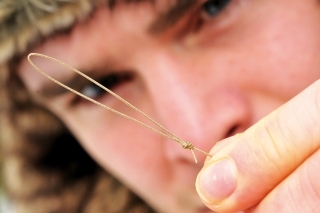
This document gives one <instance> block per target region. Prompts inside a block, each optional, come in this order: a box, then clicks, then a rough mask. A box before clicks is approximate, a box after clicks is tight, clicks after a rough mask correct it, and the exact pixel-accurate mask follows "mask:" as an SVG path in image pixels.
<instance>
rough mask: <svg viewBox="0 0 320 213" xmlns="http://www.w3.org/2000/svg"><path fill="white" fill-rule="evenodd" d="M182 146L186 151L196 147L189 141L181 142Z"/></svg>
mask: <svg viewBox="0 0 320 213" xmlns="http://www.w3.org/2000/svg"><path fill="white" fill-rule="evenodd" d="M181 146H182V148H184V149H190V150H193V149H194V145H193V144H192V143H190V142H188V141H182V142H181Z"/></svg>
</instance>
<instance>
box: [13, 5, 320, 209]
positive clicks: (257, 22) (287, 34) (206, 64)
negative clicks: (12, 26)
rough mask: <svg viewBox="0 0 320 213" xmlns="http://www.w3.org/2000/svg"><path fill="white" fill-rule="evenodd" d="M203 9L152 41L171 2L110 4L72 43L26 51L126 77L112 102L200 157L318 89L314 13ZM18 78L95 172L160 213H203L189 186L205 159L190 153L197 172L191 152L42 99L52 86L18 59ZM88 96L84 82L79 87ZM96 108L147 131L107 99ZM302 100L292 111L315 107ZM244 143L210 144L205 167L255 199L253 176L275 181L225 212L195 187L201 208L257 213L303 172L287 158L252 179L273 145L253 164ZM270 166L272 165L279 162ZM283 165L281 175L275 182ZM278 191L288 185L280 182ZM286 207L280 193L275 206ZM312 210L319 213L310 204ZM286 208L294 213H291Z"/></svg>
mask: <svg viewBox="0 0 320 213" xmlns="http://www.w3.org/2000/svg"><path fill="white" fill-rule="evenodd" d="M202 3H203V1H198V2H197V3H196V6H195V7H194V8H193V9H191V10H190V11H188V12H187V14H186V15H185V16H184V17H182V18H181V19H180V20H179V21H178V22H176V23H175V24H174V25H173V26H170V27H169V28H166V29H162V30H161V32H158V33H150V30H148V29H150V24H152V22H154V20H156V19H157V17H158V16H159V14H161V13H162V12H163V11H165V10H167V9H168V8H169V7H170V4H169V2H168V3H161V4H159V3H158V4H156V5H153V4H151V3H138V4H129V5H127V4H119V5H117V6H116V7H115V8H114V10H113V11H110V10H109V9H108V8H101V9H98V10H97V12H95V14H94V15H93V16H92V17H91V18H90V19H89V20H87V21H86V22H84V23H79V24H77V25H76V26H75V27H74V29H73V30H72V31H71V33H70V34H67V35H57V36H54V37H53V38H50V39H48V40H47V41H46V42H44V43H43V44H41V46H39V47H37V48H35V49H34V52H39V53H44V54H47V55H50V56H52V57H55V58H58V59H60V60H62V61H64V62H65V63H67V64H69V65H71V66H73V67H75V68H77V69H79V70H83V71H89V75H90V76H92V77H94V78H95V79H97V80H99V79H101V78H102V77H105V76H106V75H108V74H109V73H110V72H115V73H123V72H124V71H129V72H131V73H132V75H133V78H132V80H130V81H128V82H124V83H123V84H120V85H118V86H116V87H115V88H114V92H116V93H117V94H118V95H120V96H121V97H123V98H124V99H126V100H128V101H129V102H130V103H132V104H133V105H135V106H136V107H137V108H139V109H140V110H142V111H143V112H145V113H146V114H148V115H150V116H151V117H152V118H153V119H155V120H156V121H158V122H159V123H161V124H162V125H164V126H165V127H166V128H168V129H169V130H170V131H172V132H173V133H175V134H176V135H178V136H179V137H180V138H182V139H184V140H187V141H190V142H192V143H193V144H194V145H195V146H196V147H198V148H200V149H202V150H204V151H209V150H210V149H211V148H212V147H213V146H214V145H215V144H216V143H217V142H218V141H220V140H223V139H224V138H227V137H229V136H232V135H234V134H236V133H240V132H244V131H245V130H247V129H248V128H249V127H250V126H252V125H254V124H255V123H257V122H258V121H259V120H260V119H261V118H263V117H264V116H266V115H267V114H269V113H270V112H272V111H273V110H275V109H276V108H278V107H280V106H281V105H283V104H284V103H286V102H287V101H288V100H290V99H291V98H293V97H294V96H296V95H297V94H298V93H299V92H301V91H302V90H303V89H305V88H306V87H308V86H309V85H310V84H312V83H313V82H314V81H316V80H317V79H319V77H320V72H319V69H320V60H318V57H319V54H320V36H319V35H320V25H319V21H320V5H319V2H318V1H316V0H305V1H301V0H282V1H278V0H258V1H250V0H234V1H231V3H230V4H229V5H228V6H227V7H226V8H225V9H224V10H222V11H221V12H220V13H219V14H218V15H217V16H214V17H210V16H208V15H206V14H205V12H204V11H203V10H202V9H201V4H202ZM197 20H201V21H202V24H199V22H197ZM190 23H198V24H195V25H192V24H190ZM190 26H191V27H190ZM34 61H35V63H36V64H37V65H38V66H39V67H40V68H42V69H44V70H45V71H46V73H48V74H50V75H52V76H53V77H56V78H57V79H58V80H63V79H66V78H69V75H71V74H70V73H68V72H67V71H66V70H64V69H63V68H62V67H61V66H59V65H56V64H53V63H52V62H50V61H48V60H45V59H36V58H35V59H34ZM19 75H20V76H21V78H22V80H23V82H24V83H25V85H26V87H27V88H28V89H29V91H30V92H31V94H32V95H33V96H34V98H35V99H36V100H37V101H39V102H40V103H42V104H43V105H44V106H45V107H47V108H48V109H49V110H51V111H52V112H53V113H54V114H56V115H57V116H58V117H60V118H61V119H62V120H63V122H64V123H65V124H66V125H67V127H68V128H69V129H70V130H71V131H72V132H73V133H74V135H75V136H76V137H77V138H78V140H79V142H80V143H81V144H82V146H83V147H84V148H85V149H86V150H87V151H88V153H90V154H91V156H92V157H93V158H94V159H95V160H96V161H97V162H98V163H99V164H101V165H102V166H103V167H104V168H105V169H106V170H108V171H109V172H111V173H112V174H114V175H115V176H116V177H117V178H119V179H120V180H121V181H122V182H123V183H125V184H126V185H128V186H129V187H130V188H131V189H132V190H133V191H134V192H136V193H137V194H138V195H139V196H141V197H142V198H143V199H144V200H146V201H147V202H148V203H149V204H150V205H151V206H152V207H154V208H155V209H156V210H157V211H158V212H175V213H195V212H196V213H198V212H199V213H201V212H210V211H209V210H208V209H207V208H206V207H205V205H204V204H203V203H202V200H201V199H200V198H199V196H198V194H197V192H196V189H195V186H194V183H195V181H196V177H197V175H198V173H199V171H200V170H201V168H202V165H203V162H204V161H205V158H206V156H204V155H202V154H200V153H196V155H197V158H198V160H199V163H198V164H195V163H194V160H193V157H192V155H191V153H190V151H188V150H184V149H182V148H181V146H180V145H179V144H177V143H175V142H173V141H170V140H169V139H166V138H164V137H162V136H159V135H157V134H154V133H153V132H151V131H149V130H148V129H145V128H143V127H140V126H138V125H137V124H135V123H133V122H130V121H127V120H125V119H124V118H121V117H119V116H117V115H114V114H112V113H110V112H109V111H107V110H105V109H103V108H101V107H98V106H96V105H93V104H91V103H88V102H86V101H85V100H79V99H77V97H76V96H75V95H73V94H70V93H64V94H60V95H58V96H52V95H49V94H47V93H45V92H44V91H45V89H43V87H44V86H46V87H48V85H49V86H50V89H52V90H54V89H53V88H54V86H53V83H50V82H49V80H47V79H45V78H44V77H43V76H41V75H39V74H38V73H37V72H35V71H34V69H33V68H32V67H31V66H30V65H29V64H28V62H27V60H26V59H25V60H23V62H22V63H21V66H20V69H19ZM51 85H52V86H51ZM88 86H90V85H89V83H88V84H87V86H86V87H84V88H87V87H88ZM315 87H316V86H315ZM80 90H81V89H80ZM82 91H85V90H82ZM307 96H308V95H307ZM308 97H309V96H308ZM313 97H315V95H314V96H313ZM97 100H98V101H100V102H102V103H103V104H105V105H108V106H110V107H112V108H114V109H116V110H119V111H121V112H123V113H125V114H128V115H129V116H132V117H135V118H138V119H142V120H143V121H145V120H144V119H143V118H142V117H141V115H139V114H137V113H136V112H134V111H132V110H130V109H128V107H126V106H125V105H124V104H122V103H120V102H119V101H118V100H116V99H115V98H113V97H112V96H110V95H108V94H107V93H104V94H102V95H101V96H99V97H97ZM304 100H307V99H306V97H302V98H301V100H300V101H299V103H300V105H301V103H310V104H309V105H314V104H313V103H314V100H313V101H310V100H309V99H308V100H309V102H304ZM295 106H296V105H295V104H293V105H292V104H291V105H290V104H289V109H290V110H291V111H292V112H295V110H294V109H295ZM300 108H301V109H302V110H306V109H305V108H304V107H300ZM300 108H297V109H300ZM290 110H289V111H290ZM284 111H286V110H284ZM291 111H290V112H291ZM311 112H314V113H315V112H316V110H314V111H311ZM282 114H284V115H282ZM280 115H281V118H282V119H283V120H288V121H291V120H290V119H289V117H290V115H292V114H288V113H280ZM277 116H278V114H276V115H274V116H269V117H270V119H269V120H271V122H269V121H268V122H267V121H266V120H263V121H262V124H261V123H260V124H259V125H258V127H256V129H258V130H257V131H259V129H264V126H265V124H266V125H269V124H270V123H272V121H273V120H276V118H278V117H277ZM319 117H320V116H319ZM298 118H299V119H300V120H297V121H295V122H293V123H294V124H295V123H300V122H301V124H305V123H306V122H304V121H303V119H307V118H308V117H306V116H300V117H298ZM267 120H268V119H267ZM318 120H319V119H318ZM146 123H148V122H146ZM291 125H293V124H291ZM298 127H301V126H300V125H299V126H298ZM298 127H296V128H298ZM313 128H314V127H313ZM293 129H294V130H295V127H293ZM300 129H301V128H300ZM292 132H294V131H292ZM274 134H275V135H276V136H275V138H277V137H280V136H282V135H284V133H283V132H281V131H277V129H276V128H275V129H274ZM246 135H247V136H246ZM254 135H255V132H254V131H251V132H250V131H246V132H245V133H244V134H240V136H241V137H240V136H236V139H234V138H233V137H232V138H231V139H230V140H232V142H230V143H229V142H228V140H227V141H226V142H223V143H221V144H231V145H232V146H231V145H230V148H228V149H227V151H223V150H224V149H223V148H221V147H222V145H219V146H218V148H216V149H217V150H218V151H217V150H216V151H214V150H213V151H212V153H214V155H215V156H214V157H213V158H212V159H208V161H207V163H206V164H205V168H209V167H210V165H213V162H216V161H217V160H219V159H222V158H224V157H227V158H230V159H232V162H233V163H232V165H233V166H234V168H235V169H234V170H237V168H239V166H243V167H241V168H240V170H239V171H238V173H237V174H241V176H240V177H241V178H240V179H239V180H238V182H237V184H238V186H239V183H240V185H241V184H242V183H244V184H242V185H244V186H248V185H249V184H247V183H250V181H253V182H252V185H251V187H253V188H259V186H260V185H261V182H259V180H260V179H259V178H260V177H263V178H264V179H262V180H265V179H270V177H274V178H273V180H274V181H269V182H268V181H266V184H267V185H266V187H261V189H260V188H259V189H260V190H258V189H257V190H256V191H254V190H251V191H250V190H245V187H242V188H241V187H240V188H239V187H238V191H236V193H234V194H236V195H234V194H232V195H231V198H230V202H229V200H228V198H226V200H225V202H223V204H220V205H218V206H217V203H220V202H221V200H223V199H224V198H223V199H222V198H219V199H216V198H215V197H212V196H210V195H208V194H206V192H205V190H210V187H211V185H210V182H209V184H207V185H204V184H202V183H201V181H203V180H202V179H201V178H200V179H198V181H197V188H198V190H199V193H200V197H201V198H202V199H203V201H204V202H205V203H206V205H207V206H208V207H210V208H212V209H213V210H216V211H221V212H224V211H225V212H235V211H240V210H244V209H247V208H249V207H251V206H257V203H259V201H261V200H264V199H265V200H267V199H271V201H272V198H270V196H269V197H267V194H268V193H269V192H270V191H272V190H273V189H274V190H273V191H275V193H276V192H277V191H276V189H278V188H279V187H276V186H277V184H278V183H279V182H281V181H282V180H285V177H286V176H288V175H289V174H290V173H291V172H293V171H294V168H298V167H299V166H300V165H301V164H302V162H303V161H302V160H300V161H293V160H292V158H290V157H288V158H286V161H283V162H286V163H287V164H285V163H283V164H280V165H279V167H277V168H279V169H270V170H269V169H268V170H267V171H261V169H260V168H269V167H270V168H272V167H271V166H269V165H268V164H270V161H268V160H265V161H263V160H261V161H259V160H257V159H259V157H261V156H262V157H263V155H262V154H261V153H264V151H265V152H266V150H270V146H269V145H268V144H272V143H271V142H270V140H268V137H265V138H266V140H262V141H260V143H261V144H265V146H259V147H260V148H261V147H262V148H261V149H262V150H259V152H258V151H257V153H256V152H253V153H255V154H256V155H253V157H252V158H250V154H251V152H249V151H248V150H247V151H243V150H242V149H243V147H244V146H241V144H245V143H244V142H243V141H248V142H247V143H248V144H249V145H252V146H254V144H256V141H255V140H254V139H252V138H254V137H253V136H254ZM306 135H308V134H306ZM305 137H307V136H305ZM262 138H264V137H262ZM280 138H281V137H280ZM306 140H307V139H306ZM233 141H236V142H233ZM282 141H283V140H276V142H277V143H282ZM307 141H309V140H307ZM241 142H243V143H241ZM318 143H319V141H318ZM306 144H308V143H306ZM312 144H314V143H312ZM288 146H292V145H291V144H290V143H289V145H288ZM219 147H220V148H219ZM223 147H229V146H227V145H223ZM248 147H251V146H248ZM239 150H240V152H236V151H239ZM289 150H290V151H291V150H295V149H289ZM220 151H221V153H220ZM290 151H289V154H288V153H287V154H288V156H290ZM219 153H220V154H219ZM230 153H231V154H230ZM235 153H237V154H235ZM295 154H296V155H297V156H299V155H303V157H301V159H307V158H308V157H309V156H311V152H306V153H304V152H303V153H296V152H295ZM216 156H217V157H216ZM247 158H248V161H246V162H247V164H245V163H243V164H240V165H239V162H241V161H239V159H247ZM251 159H252V160H251ZM263 159H264V158H263ZM275 159H278V161H279V159H281V156H280V157H279V156H278V158H275ZM299 159H300V158H299ZM248 162H251V163H250V165H249V163H248ZM280 162H281V160H280ZM292 162H294V163H292ZM286 165H290V168H291V169H290V170H289V171H288V170H286V172H284V170H285V169H283V168H286ZM246 168H250V171H256V170H258V171H259V172H257V175H256V176H254V175H252V173H250V172H247V173H246V171H248V170H247V169H246ZM312 168H314V167H312ZM282 171H283V172H282ZM279 173H280V174H279ZM201 174H202V172H201V173H200V175H201ZM271 179H272V178H271ZM242 180H245V181H244V182H241V181H242ZM201 184H202V185H201ZM282 184H283V185H285V184H287V183H286V182H285V181H282ZM249 186H250V185H249ZM203 187H204V188H205V189H203ZM292 190H293V192H292V193H294V189H292ZM252 191H254V192H252ZM237 193H238V194H237ZM248 193H250V194H248ZM229 194H230V193H229ZM307 194H308V193H307ZM286 196H287V195H286V194H281V193H279V197H280V198H282V200H283V202H286ZM243 198H246V199H243ZM241 199H242V200H244V201H242V200H241ZM274 199H275V198H274ZM276 199H279V198H276ZM314 202H318V203H319V199H318V200H315V201H314ZM314 202H313V203H314ZM266 203H272V202H270V200H269V202H267V201H266V202H265V203H264V202H262V204H261V205H262V207H261V209H260V211H261V212H266V211H263V210H264V208H265V209H267V207H268V205H267V204H266ZM291 204H292V207H293V209H294V205H295V203H294V202H291ZM291 204H289V203H288V204H287V205H291ZM269 207H270V206H269ZM257 209H258V208H257ZM269 210H270V209H269ZM257 212H259V211H258V210H257ZM269 212H274V211H269Z"/></svg>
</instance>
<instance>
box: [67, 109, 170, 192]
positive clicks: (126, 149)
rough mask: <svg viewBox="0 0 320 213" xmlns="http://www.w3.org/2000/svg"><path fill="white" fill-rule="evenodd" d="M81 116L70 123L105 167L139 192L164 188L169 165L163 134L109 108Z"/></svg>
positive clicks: (92, 154)
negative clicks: (127, 118) (158, 133)
mask: <svg viewBox="0 0 320 213" xmlns="http://www.w3.org/2000/svg"><path fill="white" fill-rule="evenodd" d="M104 111H106V110H104ZM130 116H131V115H130ZM79 117H80V116H79ZM79 117H78V119H75V117H73V119H72V120H68V121H67V123H68V126H69V127H70V128H71V129H72V132H74V134H75V135H76V137H77V138H79V140H80V142H81V144H82V145H83V146H84V147H85V149H86V150H87V151H88V152H89V153H90V155H91V156H92V157H93V158H94V159H95V160H96V161H97V162H98V163H99V164H100V165H101V166H102V167H103V168H104V169H106V170H107V171H108V172H110V173H111V174H113V175H115V176H116V177H117V178H118V179H119V180H121V181H122V182H124V183H125V184H126V185H128V186H130V188H131V189H133V190H134V191H136V192H138V193H139V194H148V193H151V192H152V191H154V190H156V191H158V192H159V193H160V192H161V191H162V188H164V186H163V184H162V183H167V182H168V180H169V176H168V175H167V173H166V172H163V171H164V170H167V169H168V168H169V167H168V166H167V161H166V159H165V157H164V153H163V146H162V145H161V144H163V143H161V142H163V141H162V140H163V139H162V137H161V136H157V135H156V134H154V133H153V132H150V131H149V130H147V129H145V128H144V127H141V126H140V125H138V124H135V123H133V122H132V121H128V120H126V119H124V118H119V117H118V115H110V112H108V111H106V112H102V111H100V110H97V112H96V113H94V114H93V115H91V116H90V118H88V117H87V116H85V117H82V118H83V119H81V118H79ZM83 124H85V125H83ZM147 189H148V190H147ZM150 189H153V190H150Z"/></svg>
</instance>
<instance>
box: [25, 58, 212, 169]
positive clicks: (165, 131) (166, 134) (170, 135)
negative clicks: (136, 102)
mask: <svg viewBox="0 0 320 213" xmlns="http://www.w3.org/2000/svg"><path fill="white" fill-rule="evenodd" d="M31 56H38V57H42V58H46V59H50V60H52V61H54V62H57V63H58V64H60V65H62V66H64V67H66V68H68V69H70V70H72V71H73V72H75V73H77V74H79V75H81V76H82V77H84V78H86V79H87V80H89V81H91V82H92V83H94V84H95V85H97V86H99V87H100V88H102V89H103V90H105V91H106V92H108V93H109V94H111V95H112V96H114V97H115V98H117V99H118V100H120V101H121V102H123V103H124V104H126V105H127V106H128V107H130V108H131V109H133V110H135V111H136V112H138V113H139V114H141V115H142V116H144V117H145V118H147V119H148V120H149V121H151V122H152V123H154V124H155V125H156V126H157V127H159V128H160V129H161V130H162V131H163V132H162V131H160V130H158V129H155V128H153V127H151V126H148V125H147V124H145V123H143V122H141V121H139V120H137V119H135V118H132V117H130V116H128V115H126V114H124V113H122V112H119V111H117V110H114V109H112V108H110V107H108V106H106V105H104V104H102V103H100V102H98V101H96V100H94V99H92V98H89V97H88V96H85V95H83V94H82V93H80V92H78V91H76V90H74V89H72V88H70V87H68V86H66V85H65V84H63V83H61V82H60V81H58V80H56V79H54V78H52V77H51V76H50V75H48V74H47V73H45V72H44V71H42V70H41V69H40V68H38V67H37V66H36V65H35V64H34V63H33V62H32V60H31ZM28 61H29V63H30V64H31V66H33V67H34V69H36V70H37V71H38V72H40V73H41V74H42V75H44V76H45V77H47V78H48V79H50V80H51V81H53V82H54V83H56V84H58V85H60V86H61V87H63V88H65V89H67V90H69V91H71V92H73V93H75V94H77V95H79V96H81V97H82V98H84V99H87V100H88V101H91V102H92V103H94V104H97V105H99V106H101V107H103V108H105V109H107V110H109V111H111V112H113V113H115V114H117V115H120V116H122V117H124V118H126V119H129V120H132V121H134V122H136V123H138V124H140V125H141V126H144V127H146V128H148V129H150V130H152V131H153V132H155V133H158V134H160V135H162V136H164V137H166V138H169V139H171V140H173V141H175V142H177V143H179V144H180V145H181V146H182V147H183V148H184V149H189V150H190V151H191V153H192V156H193V158H194V160H195V162H196V163H197V162H198V161H197V158H196V155H195V154H194V151H193V150H197V151H198V152H201V153H203V154H205V155H207V156H209V157H212V156H211V155H210V154H209V153H207V152H205V151H202V150H201V149H198V148H196V147H195V146H194V145H193V144H192V143H190V142H188V141H184V140H182V139H180V138H179V137H178V136H176V135H174V134H173V133H172V132H170V131H169V130H168V129H166V128H165V127H163V126H162V125H161V124H159V123H158V122H156V121H155V120H153V119H152V118H151V117H149V116H148V115H146V114H145V113H144V112H142V111H140V110H139V109H138V108H136V107H135V106H133V105H132V104H130V103H129V102H128V101H126V100H125V99H123V98H121V97H120V96H118V95H117V94H116V93H114V92H112V91H111V90H109V89H108V88H106V87H105V86H103V85H102V84H100V83H98V82H97V81H95V80H93V79H92V78H90V77H89V76H87V75H85V74H84V73H82V72H81V71H79V70H77V69H75V68H73V67H71V66H70V65H68V64H66V63H63V62H62V61H59V60H58V59H55V58H52V57H50V56H47V55H43V54H39V53H30V54H29V55H28Z"/></svg>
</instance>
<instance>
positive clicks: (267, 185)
mask: <svg viewBox="0 0 320 213" xmlns="http://www.w3.org/2000/svg"><path fill="white" fill-rule="evenodd" d="M210 153H211V154H212V156H213V157H212V158H210V159H207V161H206V162H205V165H204V167H203V169H202V171H201V172H200V173H199V175H198V178H197V181H196V187H197V191H198V193H199V195H200V197H201V198H202V200H203V202H204V203H205V204H206V205H207V206H208V207H209V208H210V209H212V210H213V211H217V212H237V211H244V212H255V213H256V212H263V213H266V212H285V213H287V212H304V213H308V212H319V211H320V81H317V82H315V83H314V84H312V85H311V86H310V87H308V88H307V89H306V90H304V91H303V92H302V93H301V94H299V95H298V96H296V97H295V98H294V99H292V100H291V101H289V102H288V103H286V104H285V105H283V106H282V107H280V108H279V109H277V110H276V111H274V112H272V113H271V114H269V115H268V116H266V117H265V118H263V119H262V120H260V121H259V122H258V123H257V124H255V125H254V126H252V127H251V128H249V129H248V130H247V131H245V132H244V133H242V134H238V135H235V136H233V137H231V138H227V139H225V140H223V141H221V142H219V143H218V144H217V145H216V146H215V147H214V148H213V149H212V150H211V152H210Z"/></svg>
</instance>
